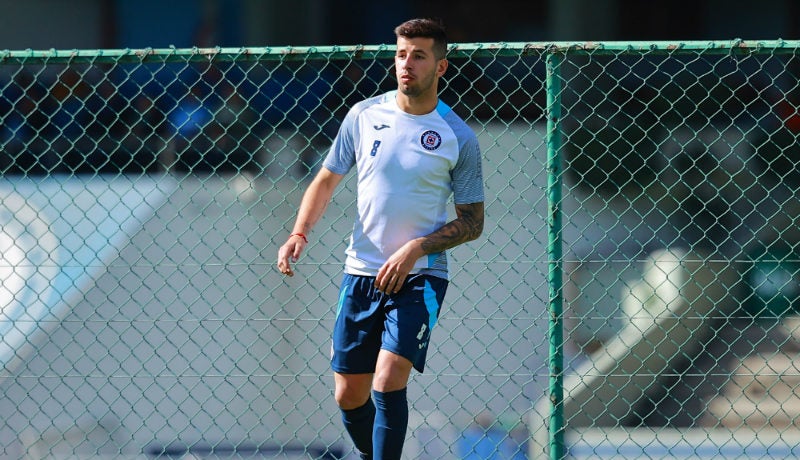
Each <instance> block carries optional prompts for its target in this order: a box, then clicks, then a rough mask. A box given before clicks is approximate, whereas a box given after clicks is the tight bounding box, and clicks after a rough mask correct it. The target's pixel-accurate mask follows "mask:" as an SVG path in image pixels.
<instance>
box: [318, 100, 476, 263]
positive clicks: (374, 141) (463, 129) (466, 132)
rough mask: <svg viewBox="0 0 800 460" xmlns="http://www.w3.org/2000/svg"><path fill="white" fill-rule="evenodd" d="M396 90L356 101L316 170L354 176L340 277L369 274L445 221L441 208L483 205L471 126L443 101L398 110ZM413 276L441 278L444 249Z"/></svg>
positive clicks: (445, 261)
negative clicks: (353, 211)
mask: <svg viewBox="0 0 800 460" xmlns="http://www.w3.org/2000/svg"><path fill="white" fill-rule="evenodd" d="M396 94H397V92H396V91H390V92H388V93H385V94H382V95H380V96H376V97H373V98H370V99H366V100H364V101H361V102H360V103H358V104H356V105H354V106H353V108H352V109H350V111H349V112H348V114H347V116H346V117H345V119H344V121H343V122H342V125H341V127H340V129H339V133H338V134H337V136H336V139H335V140H334V142H333V145H332V146H331V149H330V151H329V153H328V155H327V156H326V158H325V161H324V163H323V166H324V167H325V168H327V169H329V170H330V171H332V172H334V173H337V174H342V175H344V174H347V173H348V172H349V171H350V169H351V168H352V167H353V166H355V167H356V171H357V184H358V185H357V187H358V193H357V216H356V221H355V224H354V226H353V233H352V235H351V237H350V244H349V246H348V248H347V250H346V256H347V258H346V261H345V272H347V273H351V274H355V275H365V276H375V275H377V273H378V270H379V269H380V267H381V266H382V265H383V264H384V263H385V262H386V260H387V259H388V258H389V256H391V255H392V254H393V253H394V252H395V251H396V250H397V249H399V248H400V247H401V246H403V245H404V244H405V243H407V242H408V241H410V240H412V239H414V238H417V237H420V236H424V235H427V234H429V233H432V232H434V231H435V230H437V229H439V228H440V227H442V226H443V225H444V224H445V223H447V220H448V217H447V203H448V201H449V200H450V197H451V196H452V197H453V201H454V203H456V204H469V203H479V202H483V200H484V194H483V175H482V168H481V153H480V147H479V145H478V140H477V137H476V136H475V133H474V132H473V131H472V129H471V128H470V127H469V126H468V125H467V124H466V123H465V122H464V121H463V120H462V119H461V118H460V117H459V116H458V115H456V113H455V112H453V111H452V110H451V109H450V107H448V106H447V105H446V104H445V103H443V102H441V101H439V102H438V104H437V106H436V109H435V110H434V111H432V112H431V113H428V114H425V115H411V114H409V113H406V112H404V111H402V110H401V109H400V108H399V107H398V105H397V102H396ZM412 273H427V274H432V275H435V276H440V277H443V278H447V256H446V254H445V253H444V252H442V253H438V254H429V255H428V256H426V257H423V258H421V259H419V260H418V261H417V262H416V264H415V265H414V268H413V270H412Z"/></svg>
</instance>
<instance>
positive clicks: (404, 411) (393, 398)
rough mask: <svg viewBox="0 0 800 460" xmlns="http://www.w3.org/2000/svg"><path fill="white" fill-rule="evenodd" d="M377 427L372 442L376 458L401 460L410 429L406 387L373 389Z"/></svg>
mask: <svg viewBox="0 0 800 460" xmlns="http://www.w3.org/2000/svg"><path fill="white" fill-rule="evenodd" d="M372 397H373V398H374V399H375V409H376V412H375V429H374V431H373V432H372V442H373V448H374V453H375V457H374V458H375V460H400V454H401V453H402V452H403V444H404V443H405V441H406V429H408V400H407V399H406V389H405V388H403V389H402V390H397V391H390V392H388V393H381V392H380V391H373V392H372Z"/></svg>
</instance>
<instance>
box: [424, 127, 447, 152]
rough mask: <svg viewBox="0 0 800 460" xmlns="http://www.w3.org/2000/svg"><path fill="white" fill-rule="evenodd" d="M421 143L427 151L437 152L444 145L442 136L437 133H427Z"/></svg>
mask: <svg viewBox="0 0 800 460" xmlns="http://www.w3.org/2000/svg"><path fill="white" fill-rule="evenodd" d="M419 141H420V143H421V144H422V147H424V148H425V150H436V149H438V148H439V146H440V145H442V136H440V135H439V133H437V132H436V131H425V132H424V133H422V137H421V138H420V140H419Z"/></svg>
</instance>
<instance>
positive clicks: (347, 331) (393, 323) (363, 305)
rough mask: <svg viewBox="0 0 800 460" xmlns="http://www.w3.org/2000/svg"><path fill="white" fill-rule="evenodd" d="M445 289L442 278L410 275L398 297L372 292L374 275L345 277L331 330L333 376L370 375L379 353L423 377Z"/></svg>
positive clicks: (373, 370) (374, 289)
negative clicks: (392, 355) (392, 356)
mask: <svg viewBox="0 0 800 460" xmlns="http://www.w3.org/2000/svg"><path fill="white" fill-rule="evenodd" d="M447 284H448V282H447V280H446V279H444V278H439V277H436V276H431V275H413V274H412V275H409V276H408V278H406V282H405V284H404V285H403V288H402V289H400V292H397V293H395V294H384V293H382V292H380V291H378V290H377V289H376V288H375V277H374V276H357V275H350V274H345V275H344V278H343V279H342V285H341V288H340V290H339V303H338V305H337V309H336V323H335V324H334V328H333V345H332V347H331V368H332V369H333V370H334V372H338V373H340V374H369V373H373V372H375V364H376V363H377V361H378V352H379V351H380V350H381V349H384V350H387V351H390V352H392V353H395V354H398V355H400V356H402V357H404V358H406V359H408V360H409V361H411V362H412V363H413V364H414V368H415V369H416V370H417V371H419V372H422V371H423V370H424V368H425V356H426V355H427V352H428V342H429V340H430V337H431V329H433V327H434V326H435V325H436V320H437V319H438V318H439V308H440V306H441V305H442V301H443V300H444V294H445V291H447Z"/></svg>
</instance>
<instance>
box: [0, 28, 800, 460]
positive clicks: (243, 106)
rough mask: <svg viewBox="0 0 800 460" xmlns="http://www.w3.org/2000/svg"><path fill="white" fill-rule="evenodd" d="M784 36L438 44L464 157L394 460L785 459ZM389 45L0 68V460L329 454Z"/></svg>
mask: <svg viewBox="0 0 800 460" xmlns="http://www.w3.org/2000/svg"><path fill="white" fill-rule="evenodd" d="M799 45H800V42H795V41H782V40H777V41H741V40H733V41H725V42H682V43H662V42H653V43H640V42H630V43H616V42H609V43H499V44H492V43H475V44H456V45H453V46H451V49H450V52H449V55H448V58H449V60H450V68H449V69H448V73H447V74H446V75H445V78H444V81H443V83H444V88H443V90H442V92H441V98H442V99H443V100H444V101H445V102H447V103H448V104H449V105H451V106H452V107H453V110H455V111H456V112H457V113H458V114H459V115H461V116H462V117H463V118H464V119H465V120H467V122H468V123H469V124H470V125H471V126H472V127H473V128H474V129H475V131H476V133H477V134H478V138H479V142H480V144H481V148H482V150H483V153H484V174H485V180H486V192H487V202H486V219H487V220H486V231H485V234H484V237H482V238H481V239H479V240H477V241H474V242H472V243H469V244H467V245H463V246H460V247H458V248H456V249H454V250H453V251H452V252H451V268H452V271H451V286H450V289H449V290H448V297H447V299H446V302H445V308H444V310H443V312H442V314H441V317H440V320H439V322H438V324H437V327H436V330H435V332H434V334H433V341H434V345H435V346H434V347H433V348H432V349H431V351H430V353H429V361H428V365H427V366H426V368H427V369H426V372H425V373H424V374H414V375H413V376H412V382H411V384H410V386H409V401H410V410H411V414H410V424H409V431H408V438H407V442H406V447H405V451H404V455H405V456H406V458H415V459H456V458H458V459H515V460H517V459H523V458H531V459H533V458H537V459H538V458H620V459H623V458H785V457H793V456H798V455H800V447H798V446H797V442H796V440H797V439H800V430H798V428H799V427H800V365H799V364H797V362H798V360H797V359H796V358H797V357H798V353H800V256H799V254H800V246H798V243H799V242H800V226H798V222H797V216H798V215H800V196H799V195H798V190H799V189H800V172H799V171H800V167H799V165H798V163H799V162H800V146H799V145H798V142H797V136H798V132H800V112H798V109H797V108H798V107H800V88H799V87H798V77H797V76H798V75H800V62H799V61H798V59H797V54H798V46H799ZM393 55H394V46H392V45H376V46H358V47H337V46H333V47H316V48H242V49H219V48H214V49H144V50H49V51H35V50H26V51H1V52H0V146H1V147H2V152H1V153H0V173H2V176H1V177H0V334H2V340H1V341H0V365H2V368H1V371H2V374H1V375H0V389H2V392H1V393H0V413H2V414H3V418H2V422H0V456H2V457H3V458H15V459H16V458H26V459H40V458H57V459H62V458H75V459H83V458H87V459H88V458H92V459H101V458H102V459H104V458H114V459H118V458H131V459H134V458H136V459H140V458H141V459H147V458H185V459H189V458H192V459H193V458H232V457H233V458H317V459H325V458H329V459H342V458H354V456H353V455H354V453H353V450H352V447H351V445H350V443H349V441H348V440H347V439H346V437H345V436H344V435H343V431H342V428H341V425H340V422H339V414H338V411H337V409H336V407H335V403H334V402H333V398H332V377H331V372H330V370H329V348H330V334H331V327H332V324H333V308H334V304H335V300H336V298H337V292H338V281H339V279H340V273H341V269H342V263H343V262H342V260H343V258H342V254H343V251H344V248H345V243H346V240H347V238H348V236H349V232H350V230H351V226H352V219H353V209H354V200H355V193H354V188H355V183H354V180H353V178H352V177H348V178H346V179H345V181H344V182H343V186H342V187H340V189H339V191H338V192H337V193H336V195H335V196H334V199H333V201H332V203H331V204H330V206H329V208H328V210H327V213H326V215H325V217H324V220H323V222H322V223H321V225H320V226H318V228H317V229H316V230H315V231H314V233H313V235H309V236H310V240H311V244H310V246H309V247H308V249H307V251H306V254H304V256H303V258H302V259H301V260H300V261H299V263H298V265H297V271H298V274H297V276H295V277H294V278H291V279H284V278H283V277H282V276H281V275H280V274H279V273H278V272H277V270H275V269H274V267H273V266H274V261H275V258H276V255H277V248H278V247H279V246H280V244H282V243H283V242H284V241H285V238H286V235H287V233H288V231H289V230H290V227H291V225H292V223H293V221H294V215H295V212H296V209H297V206H298V204H299V200H300V198H301V195H302V192H303V190H304V188H305V185H306V184H307V183H308V181H309V179H310V177H311V175H313V174H314V173H315V171H316V170H317V169H318V168H319V164H320V161H321V159H322V158H323V157H324V155H325V153H326V151H327V148H328V146H329V145H330V142H331V141H332V139H333V137H334V136H335V134H336V130H337V128H338V125H339V122H340V121H341V119H342V118H343V116H344V114H345V113H346V111H347V110H348V108H349V107H350V106H351V105H352V104H353V103H355V102H356V101H358V100H360V99H362V98H365V97H368V96H372V95H375V94H378V93H379V92H382V91H386V90H391V89H394V88H395V86H396V83H395V81H394V78H393V75H392V72H391V65H392V57H393Z"/></svg>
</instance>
